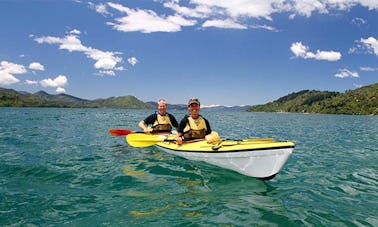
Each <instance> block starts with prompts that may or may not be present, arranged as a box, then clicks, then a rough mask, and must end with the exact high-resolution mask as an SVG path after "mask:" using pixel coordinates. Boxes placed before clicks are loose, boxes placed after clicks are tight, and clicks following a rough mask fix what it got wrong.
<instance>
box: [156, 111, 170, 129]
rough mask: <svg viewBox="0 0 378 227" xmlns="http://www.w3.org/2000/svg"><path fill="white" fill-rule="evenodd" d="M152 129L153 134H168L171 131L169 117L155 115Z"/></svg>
mask: <svg viewBox="0 0 378 227" xmlns="http://www.w3.org/2000/svg"><path fill="white" fill-rule="evenodd" d="M152 129H153V131H154V132H159V131H160V132H161V131H164V132H170V131H172V125H171V119H170V118H169V115H168V114H166V115H164V116H162V115H160V114H157V118H156V121H155V122H154V124H153V125H152Z"/></svg>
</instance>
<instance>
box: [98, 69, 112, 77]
mask: <svg viewBox="0 0 378 227" xmlns="http://www.w3.org/2000/svg"><path fill="white" fill-rule="evenodd" d="M100 75H107V76H115V72H114V71H113V70H100Z"/></svg>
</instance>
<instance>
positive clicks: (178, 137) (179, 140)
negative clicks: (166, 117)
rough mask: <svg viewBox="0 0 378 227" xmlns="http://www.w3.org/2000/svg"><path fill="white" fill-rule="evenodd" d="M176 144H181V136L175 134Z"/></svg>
mask: <svg viewBox="0 0 378 227" xmlns="http://www.w3.org/2000/svg"><path fill="white" fill-rule="evenodd" d="M176 144H177V145H181V144H182V137H181V136H177V137H176Z"/></svg>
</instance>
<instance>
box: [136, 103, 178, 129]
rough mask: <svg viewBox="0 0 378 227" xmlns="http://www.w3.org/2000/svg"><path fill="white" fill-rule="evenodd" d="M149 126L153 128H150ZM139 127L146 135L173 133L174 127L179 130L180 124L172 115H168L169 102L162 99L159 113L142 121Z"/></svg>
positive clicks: (159, 104)
mask: <svg viewBox="0 0 378 227" xmlns="http://www.w3.org/2000/svg"><path fill="white" fill-rule="evenodd" d="M149 125H151V126H152V127H151V128H148V126H149ZM138 126H139V127H140V128H141V129H142V130H143V131H144V132H145V133H154V134H156V133H171V131H172V126H173V127H175V128H177V126H178V123H177V120H176V118H175V117H174V116H173V115H172V114H169V113H167V102H166V101H165V99H160V100H159V101H158V111H156V112H155V113H153V114H151V115H149V116H148V117H147V118H146V119H144V120H142V121H140V122H139V124H138ZM151 129H152V130H151Z"/></svg>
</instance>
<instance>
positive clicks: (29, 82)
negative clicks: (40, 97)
mask: <svg viewBox="0 0 378 227" xmlns="http://www.w3.org/2000/svg"><path fill="white" fill-rule="evenodd" d="M25 82H26V84H28V85H38V81H35V80H26V81H25Z"/></svg>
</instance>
